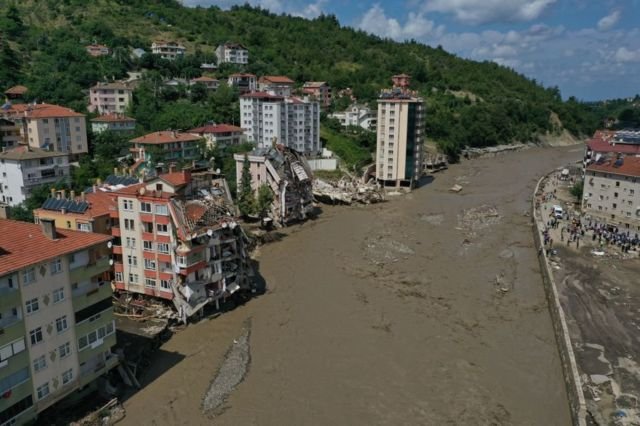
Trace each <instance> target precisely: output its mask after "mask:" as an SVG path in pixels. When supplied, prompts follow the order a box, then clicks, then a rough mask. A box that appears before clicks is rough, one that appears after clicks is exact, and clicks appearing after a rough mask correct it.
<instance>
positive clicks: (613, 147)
mask: <svg viewBox="0 0 640 426" xmlns="http://www.w3.org/2000/svg"><path fill="white" fill-rule="evenodd" d="M615 154H621V155H625V156H627V155H632V156H640V132H639V131H629V130H627V131H625V130H619V131H615V130H598V131H596V132H595V134H594V135H593V137H592V138H591V139H590V140H589V141H587V144H586V146H585V164H589V163H591V162H593V161H596V159H597V157H598V155H600V156H602V155H615Z"/></svg>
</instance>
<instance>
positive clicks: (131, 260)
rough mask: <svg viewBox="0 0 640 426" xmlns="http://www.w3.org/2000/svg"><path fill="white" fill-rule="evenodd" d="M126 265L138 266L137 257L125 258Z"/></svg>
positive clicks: (129, 256)
mask: <svg viewBox="0 0 640 426" xmlns="http://www.w3.org/2000/svg"><path fill="white" fill-rule="evenodd" d="M127 263H128V264H129V266H138V256H131V255H128V256H127Z"/></svg>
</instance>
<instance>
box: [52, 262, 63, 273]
mask: <svg viewBox="0 0 640 426" xmlns="http://www.w3.org/2000/svg"><path fill="white" fill-rule="evenodd" d="M49 271H50V272H51V275H54V274H59V273H60V272H62V260H61V259H56V260H54V261H53V262H51V263H50V264H49Z"/></svg>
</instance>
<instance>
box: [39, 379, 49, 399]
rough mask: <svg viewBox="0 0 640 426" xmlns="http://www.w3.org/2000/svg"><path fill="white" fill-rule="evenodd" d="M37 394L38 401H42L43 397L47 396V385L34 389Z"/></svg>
mask: <svg viewBox="0 0 640 426" xmlns="http://www.w3.org/2000/svg"><path fill="white" fill-rule="evenodd" d="M36 391H37V393H38V399H42V398H44V397H46V396H47V395H49V383H48V382H47V383H45V384H44V385H42V386H39V387H38V388H37V389H36Z"/></svg>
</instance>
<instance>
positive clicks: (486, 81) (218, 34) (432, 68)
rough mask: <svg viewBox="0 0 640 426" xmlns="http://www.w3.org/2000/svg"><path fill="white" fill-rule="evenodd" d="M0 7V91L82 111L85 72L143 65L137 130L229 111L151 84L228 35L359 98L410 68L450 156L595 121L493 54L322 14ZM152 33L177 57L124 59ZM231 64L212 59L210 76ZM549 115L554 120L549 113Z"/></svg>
mask: <svg viewBox="0 0 640 426" xmlns="http://www.w3.org/2000/svg"><path fill="white" fill-rule="evenodd" d="M0 11H1V12H0V15H1V16H0V31H1V32H2V36H1V37H2V41H1V42H0V43H1V45H0V88H3V89H4V88H6V87H8V86H11V85H13V84H18V83H20V84H24V85H26V86H27V87H29V89H30V96H31V97H32V98H33V99H37V100H39V101H47V102H56V103H61V104H64V105H68V106H70V107H72V108H75V109H77V110H82V109H84V107H85V104H86V90H87V89H88V88H89V87H90V86H91V85H93V84H95V83H96V81H98V80H101V79H103V78H109V79H110V78H119V77H123V76H124V75H125V73H126V71H128V70H137V69H141V68H145V69H148V70H151V73H150V74H149V77H148V78H147V79H146V80H145V83H144V84H143V85H142V86H141V88H140V89H139V90H138V91H137V92H138V93H136V100H135V105H134V107H133V109H132V111H131V114H133V115H134V117H135V118H137V119H138V120H139V122H140V124H141V126H142V128H143V130H145V131H148V130H157V129H162V128H167V127H169V126H170V127H173V128H187V127H190V126H192V125H196V124H200V122H203V121H206V120H210V119H216V120H227V121H235V120H237V119H238V115H237V114H238V113H237V112H236V111H235V109H234V108H236V109H237V103H236V102H235V101H234V100H233V95H234V94H233V93H232V91H230V89H226V90H225V91H223V93H222V94H220V95H214V96H213V97H215V96H217V97H216V98H215V99H212V98H213V97H211V96H210V97H207V95H206V94H204V95H203V96H198V97H196V98H194V96H193V94H187V93H180V92H179V91H175V90H169V91H167V90H165V89H163V90H160V91H159V90H158V87H159V84H158V83H159V81H160V79H161V78H162V77H171V76H178V77H195V76H198V75H199V74H200V70H199V64H200V63H201V62H204V61H207V62H210V61H211V60H212V59H213V50H214V49H215V46H217V45H218V44H219V43H221V42H224V41H228V40H231V41H237V42H241V43H243V44H245V45H246V46H247V47H248V48H249V51H250V64H249V66H248V67H247V68H246V71H249V72H252V73H255V74H257V75H265V74H283V75H287V76H289V77H291V78H292V79H294V80H295V81H296V82H298V83H299V84H302V82H304V81H306V80H316V81H318V80H321V81H327V82H328V83H329V84H330V85H331V86H332V87H333V88H334V90H335V89H341V88H347V87H349V88H352V90H353V93H354V95H355V96H356V97H357V98H358V99H359V100H360V101H363V102H369V101H373V100H374V99H375V98H376V96H377V94H378V92H379V90H380V89H382V88H385V87H389V85H390V76H391V75H393V74H397V73H402V72H404V73H408V74H411V75H412V76H413V87H414V88H415V89H416V90H418V91H419V92H420V93H421V94H422V96H424V97H425V98H426V101H427V104H428V119H427V135H428V137H429V138H430V139H432V140H435V141H436V142H437V143H438V144H439V146H440V147H441V148H442V149H443V150H444V151H445V152H447V153H449V154H450V155H452V156H455V155H456V154H457V153H458V152H459V151H460V149H461V148H462V147H463V146H466V145H469V146H477V147H481V146H489V145H495V144H498V143H508V142H513V141H522V142H529V141H534V142H535V141H538V140H539V138H540V136H542V135H545V134H548V133H559V132H560V131H562V130H563V128H564V129H566V130H568V131H569V132H571V133H572V134H574V135H575V136H582V135H590V134H591V133H592V132H593V131H594V130H595V128H596V127H597V126H598V125H599V119H600V118H599V117H598V114H597V112H596V111H594V109H593V108H588V107H586V106H585V105H584V104H582V103H580V102H578V101H576V100H575V99H570V100H569V101H566V102H563V101H562V99H561V96H560V92H559V90H558V89H557V88H543V87H541V86H540V85H539V84H537V83H536V82H535V81H532V80H530V79H527V78H525V77H524V76H522V75H520V74H518V73H516V72H514V71H512V70H510V69H508V68H505V67H503V66H500V65H497V64H495V63H493V62H474V61H470V60H465V59H461V58H458V57H456V56H455V55H452V54H450V53H447V52H446V51H444V50H443V49H441V48H431V47H427V46H425V45H422V44H419V43H417V42H414V41H409V42H404V43H398V42H394V41H391V40H387V39H381V38H379V37H375V36H372V35H369V34H366V33H364V32H362V31H358V30H354V29H351V28H347V27H343V26H341V25H340V23H339V22H338V20H337V19H336V18H335V17H334V16H320V17H318V18H316V19H314V20H305V19H302V18H297V17H291V16H287V15H275V14H272V13H269V12H268V11H266V10H262V9H259V8H252V7H250V6H240V7H233V8H232V9H231V10H228V11H223V10H220V9H219V8H217V7H211V8H206V9H205V8H186V7H183V6H182V5H180V4H179V3H177V2H176V1H173V0H144V1H143V0H21V1H13V0H0ZM156 38H164V39H173V40H177V41H180V42H182V43H183V44H184V45H185V46H187V48H188V49H189V50H188V51H189V55H187V56H186V57H185V58H184V59H183V60H179V61H176V62H175V63H168V62H167V61H162V60H157V59H155V58H150V57H144V58H143V59H142V60H132V59H131V58H130V56H129V51H130V49H131V48H134V47H142V48H145V49H148V48H149V46H150V44H151V41H152V40H154V39H156ZM93 41H95V42H98V43H104V44H106V45H108V46H109V47H110V48H112V49H113V50H114V55H113V57H109V58H91V57H89V56H88V55H87V54H86V53H85V51H84V48H83V46H84V45H85V44H88V43H90V42H93ZM234 70H236V68H233V67H229V66H225V67H221V69H220V70H219V72H218V76H220V77H225V76H226V75H227V74H228V73H229V72H232V71H234ZM336 92H337V90H336ZM344 105H345V101H344V100H343V101H341V102H338V106H340V107H342V106H344ZM552 113H556V114H557V116H558V117H559V119H560V123H561V126H559V125H558V124H557V121H552V120H550V117H551V115H552ZM236 122H237V121H236Z"/></svg>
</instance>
